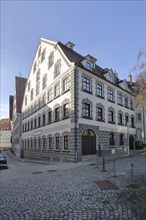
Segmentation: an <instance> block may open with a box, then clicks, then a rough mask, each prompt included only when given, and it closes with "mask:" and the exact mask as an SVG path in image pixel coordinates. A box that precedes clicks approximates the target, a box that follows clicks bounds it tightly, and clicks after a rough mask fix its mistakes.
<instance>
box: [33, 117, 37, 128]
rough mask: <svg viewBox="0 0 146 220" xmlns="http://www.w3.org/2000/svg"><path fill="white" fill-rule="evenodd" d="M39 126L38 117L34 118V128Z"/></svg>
mask: <svg viewBox="0 0 146 220" xmlns="http://www.w3.org/2000/svg"><path fill="white" fill-rule="evenodd" d="M36 127H37V119H36V118H35V119H34V128H36Z"/></svg>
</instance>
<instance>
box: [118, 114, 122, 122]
mask: <svg viewBox="0 0 146 220" xmlns="http://www.w3.org/2000/svg"><path fill="white" fill-rule="evenodd" d="M118 119H119V125H122V124H123V115H122V114H121V113H119V114H118Z"/></svg>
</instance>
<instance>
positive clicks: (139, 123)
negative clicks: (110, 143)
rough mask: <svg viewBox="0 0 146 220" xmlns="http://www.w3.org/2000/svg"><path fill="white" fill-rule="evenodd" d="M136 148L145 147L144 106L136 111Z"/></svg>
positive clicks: (145, 112) (145, 119)
mask: <svg viewBox="0 0 146 220" xmlns="http://www.w3.org/2000/svg"><path fill="white" fill-rule="evenodd" d="M136 132H137V133H136V134H137V138H136V139H137V147H139V146H142V144H144V146H146V104H145V106H142V107H139V108H137V110H136Z"/></svg>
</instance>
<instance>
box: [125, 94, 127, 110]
mask: <svg viewBox="0 0 146 220" xmlns="http://www.w3.org/2000/svg"><path fill="white" fill-rule="evenodd" d="M125 107H126V108H128V98H127V97H125Z"/></svg>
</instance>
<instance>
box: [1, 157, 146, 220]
mask: <svg viewBox="0 0 146 220" xmlns="http://www.w3.org/2000/svg"><path fill="white" fill-rule="evenodd" d="M7 157H8V161H9V169H2V170H0V219H1V220H54V219H55V220H72V219H73V220H86V219H87V220H92V219H93V220H94V219H97V220H112V219H114V220H144V219H146V187H145V183H146V179H145V172H146V156H145V155H143V156H137V157H132V158H126V159H120V160H117V161H116V177H114V176H113V163H112V161H108V162H106V164H105V165H106V166H105V169H106V172H102V163H100V160H99V163H98V164H94V163H91V161H89V162H85V163H79V164H78V163H77V164H75V163H62V164H51V165H44V164H43V165H42V164H34V163H29V162H21V161H18V160H15V159H14V158H12V157H9V154H7ZM92 162H93V161H92ZM131 163H133V164H134V183H136V184H137V185H138V186H139V187H138V188H136V189H135V188H127V187H126V186H127V185H129V184H130V164H131ZM101 180H109V181H110V182H112V183H113V184H115V185H116V186H117V187H118V188H117V189H116V190H109V189H108V190H101V189H100V188H99V187H98V186H97V185H96V181H101Z"/></svg>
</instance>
